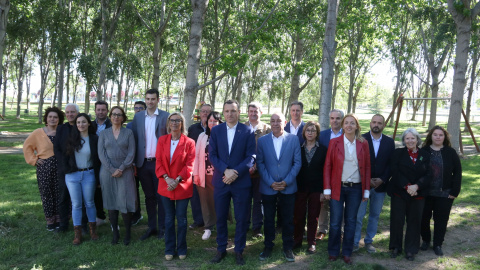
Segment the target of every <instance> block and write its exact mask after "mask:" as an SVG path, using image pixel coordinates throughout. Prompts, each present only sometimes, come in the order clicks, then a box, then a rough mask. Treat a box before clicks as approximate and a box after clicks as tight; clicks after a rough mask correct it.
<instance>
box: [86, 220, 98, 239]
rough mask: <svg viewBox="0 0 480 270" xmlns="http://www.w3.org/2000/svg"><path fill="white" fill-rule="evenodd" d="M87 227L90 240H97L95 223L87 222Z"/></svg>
mask: <svg viewBox="0 0 480 270" xmlns="http://www.w3.org/2000/svg"><path fill="white" fill-rule="evenodd" d="M88 227H90V238H92V240H98V235H97V223H96V222H89V223H88Z"/></svg>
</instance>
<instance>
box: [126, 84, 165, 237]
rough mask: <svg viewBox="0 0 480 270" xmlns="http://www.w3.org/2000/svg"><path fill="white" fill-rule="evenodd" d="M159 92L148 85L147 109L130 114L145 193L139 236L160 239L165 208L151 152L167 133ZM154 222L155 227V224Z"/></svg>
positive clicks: (136, 162) (153, 152)
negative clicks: (143, 225)
mask: <svg viewBox="0 0 480 270" xmlns="http://www.w3.org/2000/svg"><path fill="white" fill-rule="evenodd" d="M158 101H159V93H158V90H157V89H150V90H148V91H147V92H146V93H145V103H146V104H147V109H146V110H145V111H144V112H143V111H142V112H138V113H136V114H135V116H134V117H133V124H132V131H133V135H134V137H135V144H136V145H137V151H136V153H135V166H137V170H138V171H137V173H138V177H139V178H140V182H141V183H142V189H143V193H145V208H147V215H148V229H147V231H146V232H145V233H144V234H143V235H142V237H140V240H145V239H147V238H148V237H150V236H152V235H155V234H156V235H157V237H158V238H159V239H163V237H164V230H165V211H164V209H163V205H162V200H161V197H160V195H159V194H158V192H157V190H158V178H157V176H156V174H155V152H156V150H157V141H158V138H159V137H160V136H163V135H165V134H167V118H168V116H169V113H168V112H166V111H162V110H160V109H158V108H157V106H158ZM157 225H158V228H157Z"/></svg>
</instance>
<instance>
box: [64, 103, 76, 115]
mask: <svg viewBox="0 0 480 270" xmlns="http://www.w3.org/2000/svg"><path fill="white" fill-rule="evenodd" d="M68 106H74V107H75V110H77V113H78V112H80V107H78V105H77V104H75V103H68V104H67V105H65V111H67V107H68Z"/></svg>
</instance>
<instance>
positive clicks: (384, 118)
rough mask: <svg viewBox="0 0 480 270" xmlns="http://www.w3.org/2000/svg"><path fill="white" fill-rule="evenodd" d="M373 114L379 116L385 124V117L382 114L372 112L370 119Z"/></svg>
mask: <svg viewBox="0 0 480 270" xmlns="http://www.w3.org/2000/svg"><path fill="white" fill-rule="evenodd" d="M375 116H378V117H381V118H382V119H383V124H384V125H385V117H384V116H383V115H381V114H379V113H377V114H374V115H373V116H372V119H373V117H375Z"/></svg>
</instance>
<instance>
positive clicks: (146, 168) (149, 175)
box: [137, 160, 165, 233]
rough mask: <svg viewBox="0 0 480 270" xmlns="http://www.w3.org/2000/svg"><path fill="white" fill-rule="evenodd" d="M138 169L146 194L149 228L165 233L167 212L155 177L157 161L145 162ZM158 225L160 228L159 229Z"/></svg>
mask: <svg viewBox="0 0 480 270" xmlns="http://www.w3.org/2000/svg"><path fill="white" fill-rule="evenodd" d="M137 169H138V177H139V178H140V182H141V183H142V189H143V193H145V208H146V209H147V215H148V227H149V228H150V229H152V230H155V231H158V232H159V233H163V232H164V231H165V210H164V209H163V204H162V198H161V197H160V194H158V178H157V176H156V175H155V161H146V160H145V161H144V163H143V166H142V167H141V168H137ZM157 225H158V228H157Z"/></svg>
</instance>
